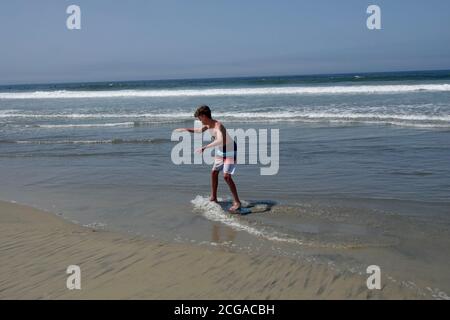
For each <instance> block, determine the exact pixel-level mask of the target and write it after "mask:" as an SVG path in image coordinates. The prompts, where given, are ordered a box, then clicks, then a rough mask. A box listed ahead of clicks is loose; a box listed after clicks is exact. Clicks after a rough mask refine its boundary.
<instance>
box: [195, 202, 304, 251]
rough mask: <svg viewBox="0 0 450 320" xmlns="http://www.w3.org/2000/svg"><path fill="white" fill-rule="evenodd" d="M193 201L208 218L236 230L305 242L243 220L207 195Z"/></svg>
mask: <svg viewBox="0 0 450 320" xmlns="http://www.w3.org/2000/svg"><path fill="white" fill-rule="evenodd" d="M191 202H192V204H193V205H194V209H195V210H197V211H199V212H201V214H202V215H203V216H204V217H205V218H206V219H208V220H211V221H214V222H220V223H223V224H225V225H227V226H229V227H230V228H232V229H234V230H237V231H244V232H247V233H249V234H251V235H254V236H257V237H261V238H264V239H267V240H270V241H277V242H287V243H295V244H299V245H304V244H305V243H304V242H303V241H301V240H299V239H296V238H291V237H289V236H287V235H284V234H281V233H278V232H273V231H267V230H265V229H264V228H263V227H257V226H252V225H250V224H249V223H247V222H246V221H242V220H240V219H238V218H237V217H234V216H231V215H230V214H228V213H226V212H225V211H224V210H223V209H222V207H221V206H220V205H219V204H217V203H215V202H211V201H209V199H208V198H206V197H202V196H200V195H197V196H196V197H195V199H193V200H192V201H191Z"/></svg>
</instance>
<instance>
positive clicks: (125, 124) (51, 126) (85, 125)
mask: <svg viewBox="0 0 450 320" xmlns="http://www.w3.org/2000/svg"><path fill="white" fill-rule="evenodd" d="M133 126H134V122H118V123H80V124H73V123H68V124H39V125H31V126H30V127H38V128H46V129H54V128H91V127H133Z"/></svg>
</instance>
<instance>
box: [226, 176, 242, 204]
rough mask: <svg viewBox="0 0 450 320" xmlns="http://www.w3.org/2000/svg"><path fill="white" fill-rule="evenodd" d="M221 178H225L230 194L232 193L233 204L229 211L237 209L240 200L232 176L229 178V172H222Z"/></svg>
mask: <svg viewBox="0 0 450 320" xmlns="http://www.w3.org/2000/svg"><path fill="white" fill-rule="evenodd" d="M223 178H224V179H225V182H226V183H227V184H228V187H229V188H230V191H231V194H232V195H233V199H234V201H233V206H232V207H231V208H230V210H231V211H234V210H237V209H239V208H240V207H241V200H239V195H238V193H237V188H236V185H235V184H234V181H233V178H231V174H229V173H226V172H225V173H224V174H223Z"/></svg>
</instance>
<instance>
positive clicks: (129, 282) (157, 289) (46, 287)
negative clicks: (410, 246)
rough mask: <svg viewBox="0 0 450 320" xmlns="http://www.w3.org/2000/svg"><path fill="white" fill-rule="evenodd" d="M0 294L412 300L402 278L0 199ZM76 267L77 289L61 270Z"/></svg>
mask: <svg viewBox="0 0 450 320" xmlns="http://www.w3.org/2000/svg"><path fill="white" fill-rule="evenodd" d="M0 235H1V236H0V237H1V249H0V258H1V261H2V264H1V267H0V271H1V272H0V299H417V298H421V299H422V298H424V297H422V296H419V295H418V293H417V292H414V291H412V290H410V289H408V288H407V287H404V286H403V285H402V284H399V283H398V284H395V283H391V282H385V283H383V285H382V289H381V290H369V289H368V288H367V286H366V280H367V276H368V275H367V276H366V275H359V274H354V273H351V272H338V271H336V270H332V269H331V268H330V267H329V266H327V265H321V264H313V263H310V262H306V261H301V260H298V259H292V258H288V257H279V256H273V255H269V254H259V255H247V254H244V253H237V252H231V251H230V250H229V249H226V250H224V249H221V248H220V247H219V248H212V247H201V246H194V245H189V244H181V243H180V244H178V243H167V242H160V241H156V240H155V241H154V240H148V239H143V238H138V237H133V236H129V235H123V234H120V233H117V232H110V231H104V230H95V229H91V228H87V227H83V226H80V225H76V224H73V223H70V222H69V221H66V220H64V219H62V218H60V217H57V216H56V215H53V214H52V213H50V212H44V211H41V210H38V209H35V208H32V207H28V206H26V205H21V204H16V203H11V202H5V201H0ZM69 265H78V266H80V269H81V290H69V289H67V287H66V281H67V277H69V274H67V273H66V269H67V267H68V266H69Z"/></svg>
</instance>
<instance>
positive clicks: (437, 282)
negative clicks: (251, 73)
mask: <svg viewBox="0 0 450 320" xmlns="http://www.w3.org/2000/svg"><path fill="white" fill-rule="evenodd" d="M202 104H207V105H209V106H210V107H211V109H212V114H213V117H214V118H217V119H218V120H220V121H222V122H223V123H224V125H225V126H226V127H227V128H229V129H244V130H248V129H256V130H260V129H262V130H264V129H268V130H271V129H278V130H279V137H280V141H279V171H278V173H277V174H276V175H261V174H260V167H261V166H260V165H259V164H239V165H238V166H237V169H236V173H235V182H236V184H237V187H238V191H239V194H240V196H241V198H242V199H243V200H244V201H243V202H244V204H245V205H246V206H250V207H253V208H256V210H254V211H255V212H254V213H251V214H248V215H239V216H236V215H230V214H228V213H226V206H227V205H228V203H229V201H230V199H231V198H230V194H229V191H228V189H227V187H226V185H225V183H224V182H223V181H222V180H220V181H219V197H221V200H222V204H221V205H216V204H213V203H210V202H209V201H208V197H209V190H210V181H209V179H210V170H211V166H210V165H206V164H195V165H176V164H174V163H173V162H172V160H171V151H172V149H173V147H174V146H175V145H176V143H177V142H175V141H171V135H172V132H173V130H174V129H176V128H179V127H193V126H194V118H193V113H194V111H195V109H196V107H197V106H199V105H202ZM449 164H450V71H421V72H419V71H418V72H396V73H368V74H366V73H358V74H341V75H312V76H277V77H247V78H227V79H193V80H159V81H127V82H102V83H72V84H40V85H9V86H0V177H1V180H2V183H1V184H0V199H1V200H7V201H16V202H19V203H23V204H28V205H31V206H34V207H37V208H40V209H44V210H48V211H51V212H54V213H56V214H58V215H61V216H62V217H64V218H66V219H68V220H71V221H74V222H76V223H80V224H82V225H86V226H89V227H92V228H100V229H107V230H114V231H121V232H126V233H131V234H134V235H139V236H142V237H149V238H154V239H158V240H160V241H169V242H186V243H192V244H194V245H199V246H214V247H218V248H221V249H223V250H235V251H242V252H245V253H247V254H271V255H272V254H274V255H283V256H289V257H292V258H293V259H306V260H309V261H314V262H316V263H322V264H323V263H325V264H329V265H330V266H332V267H333V268H336V269H342V270H344V269H345V270H352V272H358V273H365V272H366V268H367V266H369V265H379V266H380V268H381V270H382V272H383V276H384V278H383V279H384V280H385V281H398V282H401V283H403V284H404V285H405V286H406V287H409V288H410V289H411V290H415V291H418V292H420V293H423V295H424V297H433V298H444V299H446V298H448V296H447V294H448V293H450V272H449V271H448V270H449V269H448V266H449V265H450V254H449V253H450V251H449V249H448V248H449V245H450V232H449V230H450V165H449Z"/></svg>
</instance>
